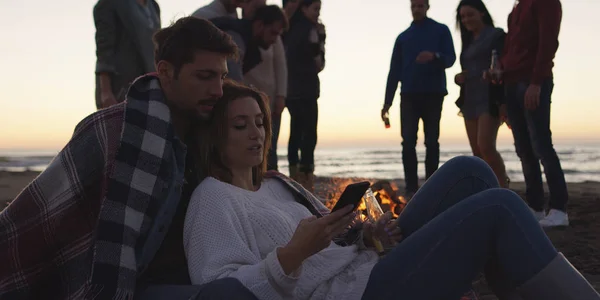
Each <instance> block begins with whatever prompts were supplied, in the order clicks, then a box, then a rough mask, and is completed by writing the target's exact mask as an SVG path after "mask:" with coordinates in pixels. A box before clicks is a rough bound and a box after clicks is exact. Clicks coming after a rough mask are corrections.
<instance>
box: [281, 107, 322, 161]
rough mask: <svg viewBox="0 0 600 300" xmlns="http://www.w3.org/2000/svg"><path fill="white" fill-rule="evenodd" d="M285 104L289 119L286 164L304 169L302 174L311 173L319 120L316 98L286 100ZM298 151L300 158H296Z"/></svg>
mask: <svg viewBox="0 0 600 300" xmlns="http://www.w3.org/2000/svg"><path fill="white" fill-rule="evenodd" d="M286 104H287V107H288V111H289V112H290V119H291V122H290V123H291V124H290V140H289V143H288V162H289V164H290V166H293V165H297V164H300V165H301V166H302V168H304V169H303V170H301V171H303V172H307V171H312V169H313V168H314V165H315V147H316V146H317V122H318V118H319V106H318V103H317V98H316V97H314V98H308V97H306V98H305V97H302V98H288V99H287V103H286ZM298 150H300V154H301V158H300V157H299V156H298ZM307 168H308V169H307Z"/></svg>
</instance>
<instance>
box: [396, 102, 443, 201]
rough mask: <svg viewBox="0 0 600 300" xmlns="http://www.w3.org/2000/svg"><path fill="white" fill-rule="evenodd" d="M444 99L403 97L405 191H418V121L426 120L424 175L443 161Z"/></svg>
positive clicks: (402, 132) (401, 111)
mask: <svg viewBox="0 0 600 300" xmlns="http://www.w3.org/2000/svg"><path fill="white" fill-rule="evenodd" d="M443 102H444V96H443V95H441V94H402V95H401V100H400V126H401V129H400V131H401V134H402V164H403V166H404V180H405V182H406V192H407V193H414V192H416V191H417V189H418V188H419V177H418V175H417V169H418V168H417V166H418V160H417V149H416V147H417V133H418V131H419V120H423V132H424V134H425V147H426V148H427V151H426V154H425V175H426V178H429V177H430V176H431V175H432V174H433V172H435V171H436V170H437V168H438V164H439V162H440V143H439V138H440V119H441V117H442V105H443Z"/></svg>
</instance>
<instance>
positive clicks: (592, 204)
mask: <svg viewBox="0 0 600 300" xmlns="http://www.w3.org/2000/svg"><path fill="white" fill-rule="evenodd" d="M37 175H38V173H37V172H16V173H13V172H0V209H3V208H4V207H5V206H6V203H7V202H9V201H11V200H12V199H13V198H14V197H15V196H17V195H18V194H19V192H20V191H21V190H22V189H23V188H24V187H25V186H26V185H27V184H28V183H29V182H31V181H32V180H33V179H34V178H35V177H36V176H37ZM359 180H361V179H358V178H352V179H351V178H323V177H319V178H317V179H316V184H315V189H316V193H317V195H319V196H320V197H322V198H326V199H330V198H332V197H335V196H336V195H339V194H340V193H341V191H343V188H344V187H345V186H346V185H348V184H349V183H351V182H356V181H359ZM371 182H373V181H371ZM393 182H394V184H396V186H397V187H399V188H402V182H401V181H400V180H394V181H393ZM568 186H569V196H570V202H569V218H570V221H571V226H570V227H568V228H566V229H554V230H550V231H547V234H548V236H549V237H550V239H551V240H552V242H553V243H554V245H555V246H556V247H557V248H558V250H559V251H561V252H563V253H564V254H565V256H566V257H567V258H568V259H569V260H570V261H571V263H572V264H573V265H575V266H576V267H577V268H578V269H579V270H580V271H581V272H582V273H583V274H584V275H585V276H586V277H587V278H588V280H590V282H592V284H593V285H594V286H595V287H596V290H600V183H599V182H583V183H569V184H568ZM511 188H512V189H513V190H515V191H516V192H517V193H519V194H520V195H521V196H523V194H524V192H525V186H524V184H523V183H519V182H515V183H512V184H511ZM475 287H476V290H478V292H480V293H481V294H482V296H483V299H486V300H487V299H490V300H491V299H496V298H495V297H493V296H489V293H490V292H489V290H488V289H487V288H486V286H485V282H484V281H483V280H478V281H477V282H476V284H475Z"/></svg>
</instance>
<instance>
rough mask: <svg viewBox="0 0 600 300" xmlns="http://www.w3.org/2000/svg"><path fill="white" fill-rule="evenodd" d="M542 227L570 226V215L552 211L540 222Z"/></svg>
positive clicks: (560, 211)
mask: <svg viewBox="0 0 600 300" xmlns="http://www.w3.org/2000/svg"><path fill="white" fill-rule="evenodd" d="M540 225H542V227H560V226H569V215H567V213H566V212H564V211H562V210H558V209H551V210H550V211H549V212H548V215H547V216H546V217H545V218H544V219H543V220H541V221H540Z"/></svg>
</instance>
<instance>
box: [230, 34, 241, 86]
mask: <svg viewBox="0 0 600 300" xmlns="http://www.w3.org/2000/svg"><path fill="white" fill-rule="evenodd" d="M227 33H228V34H229V35H231V38H232V39H233V41H234V42H235V44H236V45H237V46H238V49H239V54H240V55H239V58H238V59H237V60H236V59H232V58H230V59H228V60H227V69H228V71H229V73H228V74H227V77H229V78H231V79H233V80H235V81H238V82H244V71H243V65H242V64H243V62H244V54H245V52H246V43H245V42H244V39H243V38H242V36H241V35H240V34H238V33H237V32H233V31H228V32H227Z"/></svg>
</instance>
